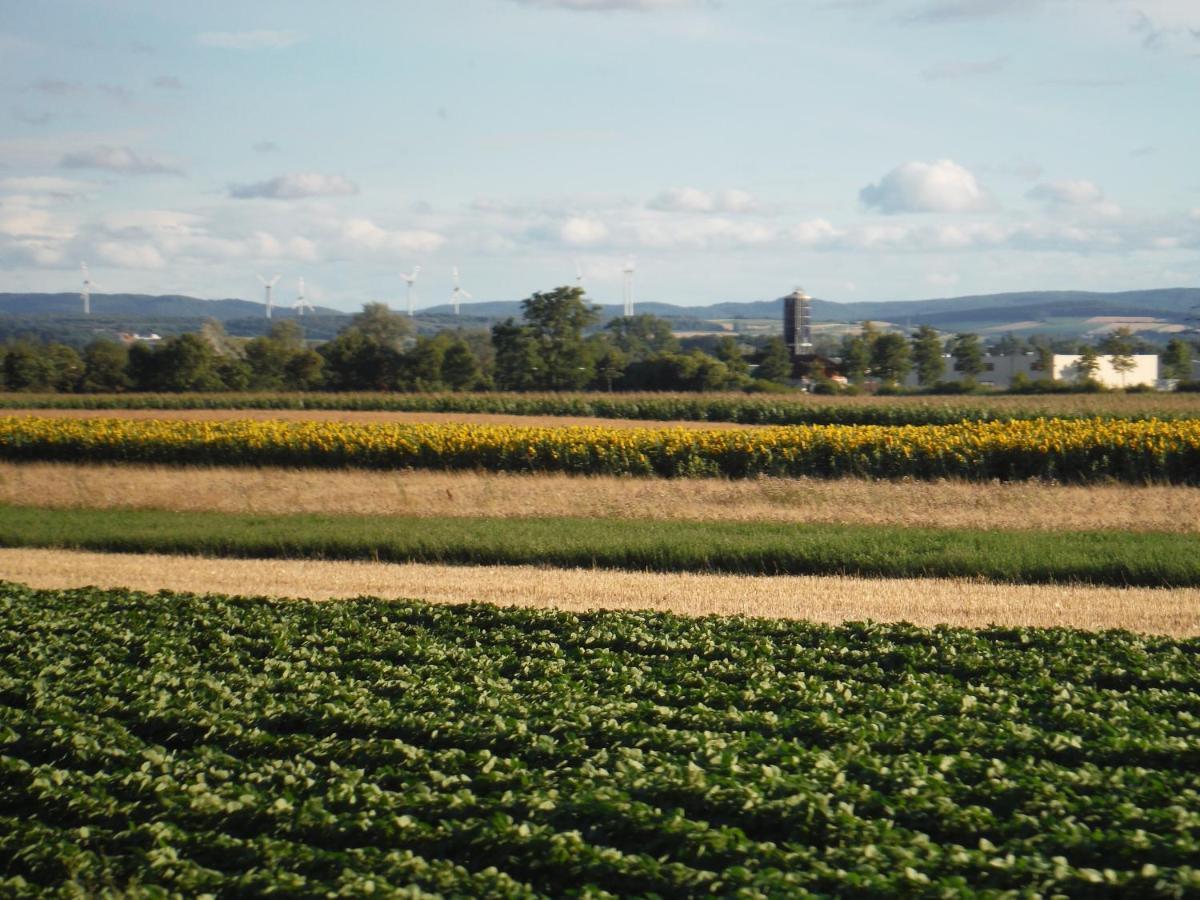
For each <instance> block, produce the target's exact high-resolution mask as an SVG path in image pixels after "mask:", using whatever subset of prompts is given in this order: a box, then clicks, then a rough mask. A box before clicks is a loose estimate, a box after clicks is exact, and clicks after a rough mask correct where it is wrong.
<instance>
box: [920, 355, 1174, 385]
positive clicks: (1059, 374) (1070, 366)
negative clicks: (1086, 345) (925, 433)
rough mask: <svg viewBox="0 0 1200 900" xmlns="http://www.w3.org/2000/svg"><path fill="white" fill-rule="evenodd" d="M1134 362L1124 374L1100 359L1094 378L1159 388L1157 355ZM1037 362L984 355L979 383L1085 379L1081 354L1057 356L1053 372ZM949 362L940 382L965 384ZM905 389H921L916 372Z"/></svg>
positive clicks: (1034, 358)
mask: <svg viewBox="0 0 1200 900" xmlns="http://www.w3.org/2000/svg"><path fill="white" fill-rule="evenodd" d="M1131 359H1132V360H1133V368H1132V369H1130V370H1129V371H1128V372H1125V373H1124V374H1122V373H1120V372H1118V371H1117V370H1116V369H1114V368H1113V367H1112V358H1111V357H1108V356H1098V357H1097V361H1098V362H1099V364H1100V365H1099V368H1098V369H1097V370H1096V374H1095V376H1094V378H1095V379H1096V381H1098V382H1100V383H1101V384H1102V385H1104V386H1105V387H1109V388H1122V387H1134V386H1135V385H1143V384H1144V385H1149V386H1150V387H1156V386H1157V385H1158V357H1157V356H1156V355H1154V354H1138V355H1136V356H1133V357H1131ZM1037 360H1038V358H1037V356H1036V355H1035V354H1033V353H1022V354H1016V355H1013V356H991V355H988V356H984V358H983V363H984V371H983V372H982V373H980V375H979V377H978V378H976V379H975V380H976V382H978V383H979V385H980V386H981V387H991V388H996V389H998V390H1002V391H1003V390H1007V389H1008V388H1010V387H1011V386H1012V383H1013V379H1014V378H1016V377H1017V376H1018V375H1024V376H1025V378H1027V379H1029V380H1030V381H1037V380H1039V379H1042V378H1046V377H1048V376H1049V377H1053V378H1054V380H1055V381H1063V382H1078V381H1082V380H1083V376H1082V374H1081V373H1080V371H1079V356H1077V355H1069V354H1061V353H1056V354H1054V356H1053V358H1052V361H1051V372H1050V373H1047V372H1042V371H1039V370H1036V369H1034V366H1035V365H1036V364H1037ZM945 362H946V371H945V372H944V373H943V374H942V377H941V378H940V379H938V380H939V381H950V382H957V381H962V380H963V373H962V372H956V371H954V360H953V358H951V357H950V356H947V357H946V358H945ZM904 386H905V387H909V388H915V387H917V386H918V384H917V373H916V371H915V370H914V371H912V372H909V374H908V377H907V378H905V379H904Z"/></svg>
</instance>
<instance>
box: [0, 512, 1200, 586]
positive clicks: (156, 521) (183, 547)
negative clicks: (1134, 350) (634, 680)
mask: <svg viewBox="0 0 1200 900" xmlns="http://www.w3.org/2000/svg"><path fill="white" fill-rule="evenodd" d="M1031 537H1032V539H1031ZM0 546H4V547H61V548H69V549H77V550H93V551H102V552H118V553H167V554H183V555H188V556H209V557H220V558H249V559H327V560H328V559H345V560H364V561H373V562H394V563H400V562H421V563H436V564H452V565H484V566H490V565H536V566H558V567H560V568H584V569H596V568H603V569H624V570H632V571H654V572H701V573H711V572H728V573H737V574H744V575H850V576H857V577H866V578H880V577H882V578H971V579H978V580H986V581H992V582H1005V583H1023V584H1039V583H1043V584H1044V583H1050V584H1076V583H1082V584H1097V585H1114V586H1118V587H1127V586H1141V587H1166V588H1180V587H1200V555H1198V554H1197V553H1196V548H1197V542H1196V538H1195V536H1194V535H1191V534H1173V533H1154V532H1129V531H1091V532H1083V531H1061V532H1050V531H1046V532H1040V533H1037V534H1035V535H1032V536H1031V534H1030V533H1029V532H1026V531H1004V530H999V529H997V530H988V531H977V530H973V529H951V528H908V527H897V526H893V527H880V526H869V525H795V524H781V523H772V522H755V523H745V522H662V521H654V520H636V519H635V520H622V519H598V520H597V519H583V518H503V519H493V518H483V517H473V516H462V517H409V516H386V517H379V516H346V515H305V514H300V515H275V516H264V515H260V514H253V513H249V514H237V513H220V512H172V511H164V510H144V509H73V508H72V509H45V508H39V507H21V506H0Z"/></svg>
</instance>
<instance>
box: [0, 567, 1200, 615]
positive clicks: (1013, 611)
mask: <svg viewBox="0 0 1200 900" xmlns="http://www.w3.org/2000/svg"><path fill="white" fill-rule="evenodd" d="M0 579H3V580H7V581H16V582H21V583H24V584H28V585H31V586H33V587H38V588H68V587H83V586H87V585H92V586H95V587H104V588H113V587H124V588H132V589H136V590H144V591H156V590H172V591H191V592H199V593H221V594H243V595H265V596H271V597H307V598H312V599H328V598H336V597H359V596H376V597H404V598H415V599H422V600H429V601H432V602H441V603H458V602H465V601H470V600H480V601H484V602H487V603H495V604H499V605H504V606H523V607H553V608H556V609H564V610H569V611H575V612H583V611H586V610H591V609H653V610H661V611H666V612H673V613H677V614H680V615H689V616H696V615H754V616H767V617H772V618H784V619H809V620H813V621H818V622H829V623H837V622H844V621H848V620H862V619H874V620H876V621H882V622H891V621H908V622H913V623H915V624H918V625H925V626H932V625H939V624H947V625H957V626H964V627H972V628H976V627H984V626H987V625H992V624H997V625H1005V626H1036V627H1070V628H1082V629H1090V630H1101V629H1107V628H1125V629H1129V630H1132V631H1140V632H1144V633H1148V634H1166V635H1173V636H1177V637H1184V636H1192V635H1197V634H1200V590H1197V589H1180V590H1155V589H1122V588H1096V587H1071V586H1052V587H1045V586H1028V585H1016V586H1013V585H990V584H978V583H975V582H971V581H965V580H937V579H928V580H921V581H912V580H890V579H856V578H826V577H808V576H805V577H757V578H756V577H750V576H728V575H690V574H684V575H676V574H668V575H663V574H656V573H639V572H609V571H591V570H581V569H572V570H560V569H541V568H535V567H531V566H478V567H467V566H464V567H452V566H433V565H416V564H405V565H389V564H382V563H355V562H349V563H347V562H318V561H309V560H220V559H204V558H199V557H188V556H161V555H152V554H124V553H121V554H117V553H112V554H109V553H85V552H77V551H68V550H11V549H0Z"/></svg>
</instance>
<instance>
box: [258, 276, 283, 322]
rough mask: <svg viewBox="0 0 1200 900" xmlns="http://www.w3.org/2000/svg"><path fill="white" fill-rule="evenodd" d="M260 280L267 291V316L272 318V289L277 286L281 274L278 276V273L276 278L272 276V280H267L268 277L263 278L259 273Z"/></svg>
mask: <svg viewBox="0 0 1200 900" xmlns="http://www.w3.org/2000/svg"><path fill="white" fill-rule="evenodd" d="M258 280H259V281H261V282H262V286H263V287H264V288H265V289H266V291H267V300H266V303H267V318H268V319H269V318H271V290H272V289H273V288H274V287H275V285H276V283H277V282H278V281H279V276H278V275H276V276H275V277H274V278H272V279H271V280H270V281H267V279H265V278H263V277H262V276H261V275H259V276H258Z"/></svg>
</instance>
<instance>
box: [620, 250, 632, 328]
mask: <svg viewBox="0 0 1200 900" xmlns="http://www.w3.org/2000/svg"><path fill="white" fill-rule="evenodd" d="M634 268H635V267H634V261H633V257H632V256H631V257H629V259H627V260H626V261H625V268H624V269H622V270H621V274H622V275H624V276H625V277H624V280H623V281H622V282H621V295H622V297H623V299H624V300H625V315H626V316H627V317H628V316H632V315H633V272H634Z"/></svg>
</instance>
